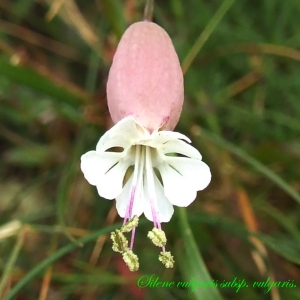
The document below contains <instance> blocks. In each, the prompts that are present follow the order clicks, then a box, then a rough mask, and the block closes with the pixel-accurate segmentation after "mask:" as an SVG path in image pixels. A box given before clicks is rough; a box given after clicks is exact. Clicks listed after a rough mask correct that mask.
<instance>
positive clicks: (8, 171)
mask: <svg viewBox="0 0 300 300" xmlns="http://www.w3.org/2000/svg"><path fill="white" fill-rule="evenodd" d="M58 2H59V1H33V0H28V1H25V0H18V1H2V2H1V3H0V151H1V160H0V294H1V296H0V298H1V299H5V300H8V299H17V300H18V299H22V300H27V299H28V300H32V299H39V300H43V299H50V298H51V299H60V300H71V299H80V300H86V299H89V300H93V299H149V300H151V299H199V300H200V299H201V300H203V299H212V300H214V299H216V300H218V299H230V300H231V299H233V300H239V299H249V300H253V299H261V300H265V299H272V300H278V299H282V300H286V299H295V300H297V299H300V268H299V265H300V217H299V216H300V205H299V204H300V184H299V177H300V172H299V164H300V141H299V132H300V101H299V98H300V83H299V82H300V81H299V78H300V51H298V49H299V48H300V34H299V21H298V19H297V16H298V15H299V14H300V2H299V1H298V0H287V1H279V0H264V1H251V0H243V1H234V0H224V1H221V0H212V1H204V0H203V1H199V0H185V1H182V0H171V1H158V0H157V1H155V9H154V21H155V22H156V23H158V24H159V25H161V26H162V27H164V28H165V30H166V31H167V32H168V33H169V35H170V36H171V38H172V40H173V43H174V45H175V48H176V51H177V53H178V56H179V58H180V61H181V62H182V67H183V70H184V73H185V104H184V109H183V113H182V116H181V119H180V122H179V124H178V126H177V128H176V131H178V132H182V133H184V134H186V135H187V136H189V137H190V138H191V139H192V142H193V145H194V146H195V147H197V148H198V149H199V151H200V152H201V153H202V155H203V160H204V161H205V162H206V163H207V164H208V165H209V166H210V167H211V170H212V178H213V179H212V182H211V183H210V185H209V187H208V188H207V189H205V190H204V191H202V192H199V193H198V197H197V199H196V201H195V202H193V204H191V205H190V206H189V207H188V208H186V209H180V210H175V214H174V217H173V218H172V220H171V221H170V222H169V223H167V224H163V228H164V229H165V231H166V234H167V237H168V250H171V251H172V253H173V255H174V257H175V261H176V263H175V268H174V269H165V268H164V267H163V265H161V263H160V262H159V261H158V260H157V256H158V249H156V248H155V247H152V245H151V243H150V242H149V240H148V239H147V232H148V231H149V230H151V229H152V224H150V223H149V222H148V221H145V220H144V217H143V218H142V220H143V221H142V222H141V224H140V226H139V228H138V230H137V234H136V240H135V252H136V253H137V254H138V255H139V258H140V270H139V272H137V273H130V272H128V271H127V268H126V266H125V265H124V264H123V262H122V261H120V260H119V258H120V257H119V255H116V253H115V252H113V251H112V249H111V241H110V240H109V236H108V235H107V234H108V233H109V232H110V231H111V230H113V229H115V228H116V226H119V223H120V222H121V219H120V218H119V216H117V215H116V214H115V210H114V205H115V203H114V201H108V200H105V199H101V198H100V197H99V196H98V194H97V191H96V189H95V188H94V187H92V186H90V185H89V184H88V183H87V182H86V180H85V179H84V177H83V174H82V173H81V171H80V167H79V162H80V156H81V155H82V154H83V153H85V152H86V151H88V150H92V149H94V148H95V145H96V143H97V141H98V140H99V138H100V136H101V135H102V134H103V133H104V132H105V131H106V129H107V128H108V127H109V126H110V124H111V123H110V119H109V113H108V108H107V104H106V96H105V92H106V80H107V74H108V71H109V67H110V64H111V60H112V56H113V52H114V50H115V48H116V45H117V42H118V40H119V39H120V37H121V36H122V33H123V32H124V31H125V29H126V28H127V26H129V25H130V24H131V23H133V22H135V21H139V20H141V19H142V18H143V10H144V5H145V1H141V0H138V1H130V0H126V1H125V0H124V1H120V0H119V1H117V0H114V1H106V0H105V1H104V0H103V1H83V0H81V1H79V0H77V1H76V2H75V1H65V2H64V4H63V5H62V6H61V7H60V9H59V10H58V11H57V12H56V13H55V10H54V6H52V5H54V4H53V3H56V4H57V3H58ZM51 6H52V8H51ZM105 235H107V240H102V242H101V238H100V240H98V242H97V238H98V237H103V236H105ZM101 243H102V244H101ZM96 245H97V246H96ZM100 246H101V247H100ZM97 253H98V254H97ZM151 274H155V276H156V277H159V278H160V280H162V281H170V282H171V281H174V282H176V283H177V282H179V281H180V282H184V281H185V282H190V281H191V280H192V278H194V280H195V281H205V282H208V281H211V280H214V281H218V286H219V287H218V289H216V288H200V287H198V288H196V289H195V290H194V291H193V292H189V290H188V288H177V287H173V288H150V287H146V288H144V289H140V290H139V289H138V287H137V281H138V278H139V277H140V276H142V275H149V276H151ZM235 277H237V278H238V279H239V280H242V279H244V280H245V281H246V282H247V283H248V285H249V287H248V288H241V289H240V290H239V291H238V292H236V289H235V288H230V287H229V288H225V287H224V286H222V287H221V284H222V283H224V281H232V280H234V278H235ZM268 277H271V278H272V279H271V280H273V281H281V282H284V281H288V280H290V281H292V280H294V284H296V285H297V286H296V287H294V288H284V287H278V288H272V289H271V291H270V292H267V293H264V289H262V288H253V287H252V284H253V283H254V282H255V281H266V280H267V278H268ZM47 297H48V298H47Z"/></svg>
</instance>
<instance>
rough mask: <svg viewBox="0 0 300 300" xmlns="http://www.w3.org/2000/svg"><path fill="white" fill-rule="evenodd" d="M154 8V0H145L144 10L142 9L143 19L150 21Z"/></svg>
mask: <svg viewBox="0 0 300 300" xmlns="http://www.w3.org/2000/svg"><path fill="white" fill-rule="evenodd" d="M153 10H154V0H146V5H145V10H144V21H150V22H151V21H152V18H153Z"/></svg>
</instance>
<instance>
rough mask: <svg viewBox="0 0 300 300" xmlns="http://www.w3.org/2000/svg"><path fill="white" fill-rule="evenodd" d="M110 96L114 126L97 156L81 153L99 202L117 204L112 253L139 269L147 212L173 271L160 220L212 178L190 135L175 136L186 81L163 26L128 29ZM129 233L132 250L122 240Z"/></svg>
mask: <svg viewBox="0 0 300 300" xmlns="http://www.w3.org/2000/svg"><path fill="white" fill-rule="evenodd" d="M107 97H108V104H109V109H110V113H111V116H112V118H113V120H114V121H115V122H116V125H114V126H113V127H112V128H111V129H110V130H109V131H107V132H106V133H105V134H104V135H103V136H102V137H101V138H100V140H99V142H98V144H97V146H96V150H95V151H89V152H87V153H86V154H84V155H82V157H81V169H82V171H83V173H84V176H85V178H86V179H87V181H88V182H89V183H90V184H91V185H94V186H96V187H97V190H98V193H99V195H100V196H101V197H103V198H106V199H116V207H117V211H118V213H119V215H120V216H121V217H122V218H124V225H123V226H122V227H121V229H120V230H116V231H115V232H114V233H112V235H111V238H112V240H113V249H114V250H115V251H117V252H121V253H122V256H123V259H124V261H125V262H126V264H127V265H128V266H129V268H130V270H136V269H137V268H138V266H139V263H138V258H137V256H136V255H135V254H134V253H133V252H132V249H133V241H134V235H135V229H136V226H137V225H138V217H139V216H141V215H142V214H144V215H145V216H146V218H147V219H148V220H150V221H152V222H153V223H154V229H153V230H152V231H151V232H149V234H148V237H149V238H150V240H151V241H152V243H153V244H154V245H156V246H159V247H161V248H162V252H161V254H160V256H159V260H160V261H161V262H162V263H163V264H164V265H165V266H166V267H171V266H173V263H174V260H173V256H172V255H171V253H170V252H166V251H165V245H166V242H167V239H166V236H165V233H164V232H163V231H162V228H161V223H162V222H168V221H170V219H171V217H172V215H173V212H174V209H173V205H176V206H181V207H186V206H188V205H189V204H191V202H193V201H194V200H195V198H196V195H197V191H199V190H203V189H204V188H205V187H206V186H207V185H208V184H209V182H210V180H211V173H210V169H209V167H208V166H207V165H206V164H205V163H204V162H203V161H202V157H201V154H200V153H199V151H198V150H196V149H195V148H194V147H192V146H191V145H190V144H189V143H190V140H189V138H187V137H186V136H185V135H183V134H181V133H178V132H173V131H170V130H172V129H173V128H174V127H175V125H176V124H177V122H178V119H179V115H180V112H181V108H182V101H183V82H182V72H181V69H180V65H179V61H178V58H177V55H176V52H175V50H174V47H173V45H172V42H171V40H170V38H169V36H168V35H167V34H166V32H165V31H164V30H163V29H162V28H161V27H159V26H158V25H156V24H154V23H151V22H139V23H135V24H133V25H132V26H131V27H129V29H128V30H127V31H126V32H125V34H124V36H123V37H122V39H121V41H120V44H119V46H118V49H117V52H116V54H115V57H114V60H113V64H112V67H111V70H110V73H109V79H108V83H107ZM162 129H163V130H162ZM116 149H118V150H119V151H116ZM129 231H132V238H131V242H130V246H128V242H127V240H126V237H125V235H124V233H125V232H129Z"/></svg>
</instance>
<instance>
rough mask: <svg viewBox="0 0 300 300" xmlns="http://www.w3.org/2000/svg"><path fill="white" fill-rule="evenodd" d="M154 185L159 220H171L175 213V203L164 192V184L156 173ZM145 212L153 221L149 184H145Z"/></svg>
mask: <svg viewBox="0 0 300 300" xmlns="http://www.w3.org/2000/svg"><path fill="white" fill-rule="evenodd" d="M154 185H155V194H156V199H154V201H156V203H157V208H158V220H159V222H169V221H170V220H171V217H172V215H173V213H174V208H173V205H172V204H171V203H170V202H169V200H168V199H167V198H166V196H165V194H164V190H163V186H162V184H161V183H160V181H159V180H158V178H157V176H156V175H155V174H154ZM144 214H145V217H146V218H147V219H148V220H149V221H152V222H153V215H152V209H151V204H150V193H149V188H148V185H145V197H144Z"/></svg>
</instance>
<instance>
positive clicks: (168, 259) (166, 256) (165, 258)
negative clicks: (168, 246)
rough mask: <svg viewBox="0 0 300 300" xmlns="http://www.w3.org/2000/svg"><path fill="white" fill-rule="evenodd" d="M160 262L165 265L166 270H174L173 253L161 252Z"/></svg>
mask: <svg viewBox="0 0 300 300" xmlns="http://www.w3.org/2000/svg"><path fill="white" fill-rule="evenodd" d="M158 260H159V261H161V262H162V263H163V265H164V266H165V267H166V268H173V267H174V263H175V260H174V258H173V256H172V255H171V252H170V251H169V252H160V255H159V257H158Z"/></svg>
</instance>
